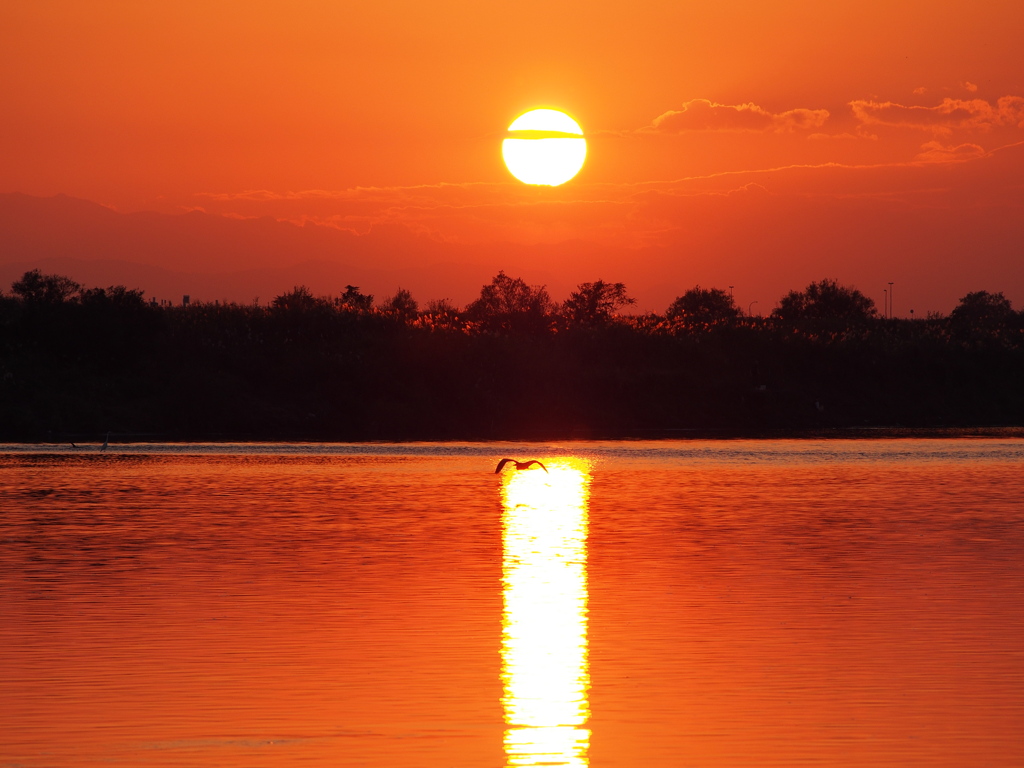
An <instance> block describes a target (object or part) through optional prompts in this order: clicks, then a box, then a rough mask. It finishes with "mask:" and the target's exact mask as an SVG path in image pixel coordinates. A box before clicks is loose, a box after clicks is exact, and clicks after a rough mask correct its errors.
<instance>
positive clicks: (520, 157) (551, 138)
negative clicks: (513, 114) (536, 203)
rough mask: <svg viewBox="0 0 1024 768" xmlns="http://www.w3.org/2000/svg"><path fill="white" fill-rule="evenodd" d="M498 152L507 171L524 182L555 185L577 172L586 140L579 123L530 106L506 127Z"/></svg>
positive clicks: (565, 180) (550, 110)
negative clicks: (507, 135) (528, 109)
mask: <svg viewBox="0 0 1024 768" xmlns="http://www.w3.org/2000/svg"><path fill="white" fill-rule="evenodd" d="M508 130H509V137H508V138H507V139H505V141H504V142H503V143H502V145H501V153H502V156H503V157H504V158H505V165H506V166H507V167H508V170H509V172H510V173H511V174H512V175H513V176H515V177H516V178H517V179H519V180H520V181H521V182H523V183H524V184H538V185H544V186H549V187H557V186H558V185H559V184H564V183H565V182H567V181H569V179H571V178H572V177H573V176H575V175H576V174H577V173H579V172H580V168H582V167H583V161H584V160H585V159H586V157H587V140H586V139H584V138H583V130H582V129H581V128H580V126H579V124H578V123H577V122H576V121H575V120H573V119H572V118H571V117H569V116H568V115H567V114H565V113H564V112H559V111H558V110H556V109H534V110H531V111H529V112H526V113H525V114H522V115H520V116H519V117H517V118H516V119H515V120H513V121H512V124H511V125H510V126H509V127H508Z"/></svg>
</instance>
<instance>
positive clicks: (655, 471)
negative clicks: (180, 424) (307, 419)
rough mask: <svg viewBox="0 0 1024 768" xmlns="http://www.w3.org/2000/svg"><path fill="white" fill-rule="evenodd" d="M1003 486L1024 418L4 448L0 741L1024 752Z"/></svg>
mask: <svg viewBox="0 0 1024 768" xmlns="http://www.w3.org/2000/svg"><path fill="white" fill-rule="evenodd" d="M506 455H509V456H514V457H516V458H526V457H531V458H540V459H542V460H543V461H544V462H545V463H546V464H547V465H548V467H549V469H550V472H548V473H544V472H542V471H540V470H530V471H526V472H519V473H515V472H510V473H507V474H506V475H504V476H501V477H496V476H495V475H494V474H493V469H494V465H495V464H496V462H497V460H498V459H499V458H501V457H503V456H506ZM1022 499H1024V442H1022V441H1019V440H988V439H984V440H971V439H963V440H843V441H718V442H715V441H708V442H650V443H644V442H614V443H589V442H584V443H566V444H561V445H538V444H532V445H495V444H451V443H445V444H430V443H422V444H403V445H383V444H373V445H307V444H302V445H213V444H211V445H189V446H181V445H132V446H111V448H110V449H109V450H108V451H106V452H101V451H99V450H98V446H85V447H83V448H82V449H81V450H72V449H70V448H68V447H64V446H50V447H46V446H0V766H33V767H35V766H94V765H112V764H113V765H130V766H290V765H298V764H302V765H307V766H308V765H314V766H317V765H324V766H327V765H330V766H382V767H384V768H391V767H395V768H397V767H398V766H422V767H423V768H433V767H434V766H506V765H541V764H546V765H573V766H595V768H596V767H597V766H614V767H616V768H617V767H618V766H623V767H625V766H635V765H659V766H676V765H678V766H751V765H754V766H769V765H778V766H783V765H797V764H800V765H812V766H826V765H828V766H862V765H867V764H871V765H892V766H897V765H900V766H905V765H920V766H962V765H989V766H1002V765H1006V766H1011V765H1021V764H1024V739H1022V738H1021V736H1020V733H1022V732H1024V694H1022V693H1021V692H1022V691H1024V640H1022V638H1024V559H1022V557H1021V553H1022V552H1024V504H1022V501H1021V500H1022Z"/></svg>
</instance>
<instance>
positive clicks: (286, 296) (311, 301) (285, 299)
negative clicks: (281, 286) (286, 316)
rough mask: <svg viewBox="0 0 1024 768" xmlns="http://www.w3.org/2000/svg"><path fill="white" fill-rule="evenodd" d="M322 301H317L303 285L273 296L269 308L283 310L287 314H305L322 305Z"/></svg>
mask: <svg viewBox="0 0 1024 768" xmlns="http://www.w3.org/2000/svg"><path fill="white" fill-rule="evenodd" d="M323 303H324V302H323V300H322V299H318V298H316V297H315V296H313V294H312V293H311V292H310V290H309V288H307V287H306V286H304V285H297V286H295V287H294V288H293V289H292V290H291V291H290V292H289V293H282V294H281V295H280V296H275V297H274V300H273V301H272V302H271V306H273V307H274V308H275V309H283V310H286V311H289V312H306V311H309V310H311V309H313V308H314V307H317V306H321V305H323Z"/></svg>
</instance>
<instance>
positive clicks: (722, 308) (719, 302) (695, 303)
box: [665, 285, 740, 327]
mask: <svg viewBox="0 0 1024 768" xmlns="http://www.w3.org/2000/svg"><path fill="white" fill-rule="evenodd" d="M739 316H740V311H739V309H737V308H736V304H735V303H733V300H732V296H730V295H729V294H728V293H726V292H725V291H723V290H722V289H721V288H701V287H700V286H699V285H698V286H696V287H695V288H691V289H690V290H688V291H687V292H686V293H684V294H683V295H682V296H680V297H678V298H677V299H676V300H675V301H673V302H672V304H671V305H669V308H668V311H667V312H666V313H665V317H667V318H668V319H669V320H674V321H676V322H678V323H681V324H683V325H688V326H691V327H692V326H709V325H721V324H724V323H731V322H733V321H734V320H736V318H738V317H739Z"/></svg>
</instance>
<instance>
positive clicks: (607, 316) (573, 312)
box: [561, 280, 636, 328]
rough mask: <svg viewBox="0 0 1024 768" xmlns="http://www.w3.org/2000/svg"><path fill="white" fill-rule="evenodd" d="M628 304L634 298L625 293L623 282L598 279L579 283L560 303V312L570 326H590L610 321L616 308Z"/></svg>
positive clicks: (633, 301)
mask: <svg viewBox="0 0 1024 768" xmlns="http://www.w3.org/2000/svg"><path fill="white" fill-rule="evenodd" d="M630 304H636V299H634V298H632V297H631V296H630V295H629V294H628V293H626V286H625V284H624V283H606V282H605V281H604V280H598V281H596V282H593V283H580V284H579V285H578V286H577V287H576V290H575V291H573V292H572V293H571V294H569V298H568V299H566V301H565V303H564V304H563V305H562V311H561V314H562V317H563V319H564V320H565V324H566V325H567V326H568V327H570V328H572V327H576V328H592V327H594V326H596V325H605V324H606V323H608V322H610V321H611V319H612V317H613V316H614V315H615V313H616V312H617V311H618V310H620V309H622V308H623V307H626V306H629V305H630Z"/></svg>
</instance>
